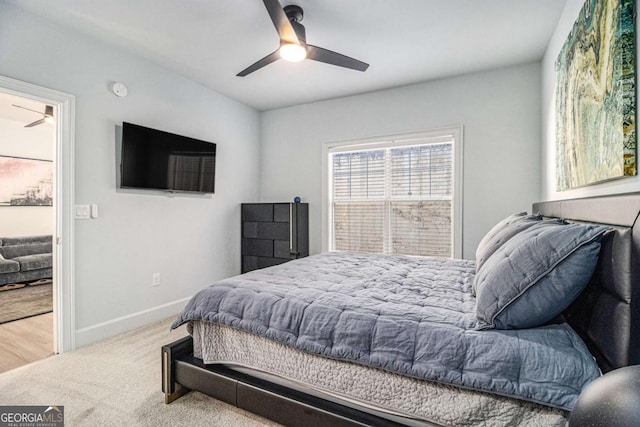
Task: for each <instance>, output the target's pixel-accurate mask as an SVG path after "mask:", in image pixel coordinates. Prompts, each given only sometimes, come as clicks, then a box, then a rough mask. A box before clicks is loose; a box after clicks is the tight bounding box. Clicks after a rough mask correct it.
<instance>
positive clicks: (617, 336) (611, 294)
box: [533, 192, 640, 372]
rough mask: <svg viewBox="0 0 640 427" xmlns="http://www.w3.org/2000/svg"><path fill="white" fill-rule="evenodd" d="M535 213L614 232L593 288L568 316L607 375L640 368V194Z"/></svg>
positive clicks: (545, 205)
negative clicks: (629, 367)
mask: <svg viewBox="0 0 640 427" xmlns="http://www.w3.org/2000/svg"><path fill="white" fill-rule="evenodd" d="M533 212H540V213H542V214H543V215H544V216H546V217H558V218H565V219H567V220H569V221H576V222H589V223H597V224H605V225H609V226H611V227H612V228H613V229H614V231H613V232H611V233H608V234H607V235H605V237H604V239H603V241H602V248H601V250H600V257H599V259H598V266H597V268H596V272H595V273H594V275H593V278H592V279H591V282H590V283H589V285H587V288H586V289H585V290H584V292H583V293H582V294H581V295H580V297H579V298H578V299H577V300H576V301H575V302H574V303H573V304H572V305H571V306H570V307H569V308H568V309H567V310H566V311H565V313H564V316H565V318H566V320H567V321H568V322H569V324H570V325H571V326H572V327H573V328H574V329H575V330H576V331H577V332H578V334H580V336H581V337H582V339H583V340H584V341H585V343H586V344H587V346H588V347H589V349H590V350H591V353H592V354H593V355H594V356H595V357H596V360H597V361H598V364H599V365H600V368H601V369H602V370H603V372H608V371H610V370H612V369H616V368H620V367H623V366H628V365H634V364H640V223H638V215H639V214H640V192H637V193H627V194H620V195H612V196H601V197H589V198H583V199H571V200H559V201H551V202H540V203H534V205H533Z"/></svg>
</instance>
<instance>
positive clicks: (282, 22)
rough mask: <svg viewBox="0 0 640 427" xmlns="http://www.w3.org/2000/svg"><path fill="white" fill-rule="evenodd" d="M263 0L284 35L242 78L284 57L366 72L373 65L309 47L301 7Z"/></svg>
mask: <svg viewBox="0 0 640 427" xmlns="http://www.w3.org/2000/svg"><path fill="white" fill-rule="evenodd" d="M263 1H264V5H265V7H266V8H267V12H269V16H270V17H271V21H273V25H275V27H276V30H277V31H278V35H279V36H280V47H279V48H278V49H277V50H276V51H274V52H272V53H270V54H269V55H267V56H265V57H264V58H262V59H261V60H259V61H258V62H256V63H255V64H253V65H250V66H249V67H247V68H245V69H244V70H242V71H240V72H239V73H238V74H237V76H238V77H244V76H246V75H247V74H250V73H253V72H254V71H256V70H259V69H260V68H262V67H264V66H265V65H269V64H271V63H272V62H274V61H276V60H278V59H280V58H282V59H284V60H287V61H291V62H298V61H302V60H304V59H313V60H314V61H319V62H324V63H326V64H331V65H337V66H338V67H344V68H349V69H352V70H357V71H365V70H366V69H367V68H368V67H369V64H366V63H364V62H362V61H358V60H357V59H354V58H350V57H348V56H345V55H342V54H340V53H337V52H333V51H331V50H328V49H324V48H321V47H318V46H313V45H310V44H307V39H306V31H305V28H304V26H303V25H302V24H301V23H300V21H302V17H303V16H304V13H303V11H302V8H301V7H300V6H296V5H289V6H285V7H284V8H283V7H282V5H281V4H280V2H279V1H278V0H263Z"/></svg>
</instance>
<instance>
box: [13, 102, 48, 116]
mask: <svg viewBox="0 0 640 427" xmlns="http://www.w3.org/2000/svg"><path fill="white" fill-rule="evenodd" d="M11 106H12V107H16V108H22V109H23V110H27V111H33V112H34V113H38V114H42V111H37V110H32V109H31V108H27V107H23V106H21V105H16V104H11Z"/></svg>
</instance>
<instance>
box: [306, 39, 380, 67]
mask: <svg viewBox="0 0 640 427" xmlns="http://www.w3.org/2000/svg"><path fill="white" fill-rule="evenodd" d="M307 59H313V60H314V61H319V62H324V63H326V64H331V65H337V66H338V67H344V68H349V69H351V70H356V71H365V70H366V69H367V68H369V64H367V63H365V62H362V61H358V60H357V59H353V58H351V57H349V56H346V55H343V54H341V53H337V52H334V51H331V50H328V49H324V48H321V47H318V46H312V45H307Z"/></svg>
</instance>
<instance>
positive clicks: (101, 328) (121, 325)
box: [75, 298, 191, 348]
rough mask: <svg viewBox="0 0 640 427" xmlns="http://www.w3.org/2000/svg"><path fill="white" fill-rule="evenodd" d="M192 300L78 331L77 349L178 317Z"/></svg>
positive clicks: (185, 299)
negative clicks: (149, 324)
mask: <svg viewBox="0 0 640 427" xmlns="http://www.w3.org/2000/svg"><path fill="white" fill-rule="evenodd" d="M190 299H191V298H184V299H181V300H177V301H172V302H169V303H166V304H162V305H159V306H157V307H153V308H149V309H147V310H142V311H139V312H137V313H133V314H129V315H127V316H123V317H119V318H117V319H113V320H109V321H107V322H103V323H98V324H97V325H92V326H88V327H86V328H82V329H77V330H76V337H75V338H76V348H79V347H83V346H85V345H88V344H91V343H94V342H98V341H102V340H104V339H107V338H110V337H112V336H115V335H118V334H121V333H124V332H127V331H130V330H132V329H135V328H139V327H140V326H144V325H146V324H148V323H152V322H157V321H158V320H163V319H166V318H167V317H170V316H173V315H176V316H177V314H178V313H179V312H180V311H181V310H182V309H183V308H184V306H185V305H186V304H187V302H188V301H189V300H190Z"/></svg>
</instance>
